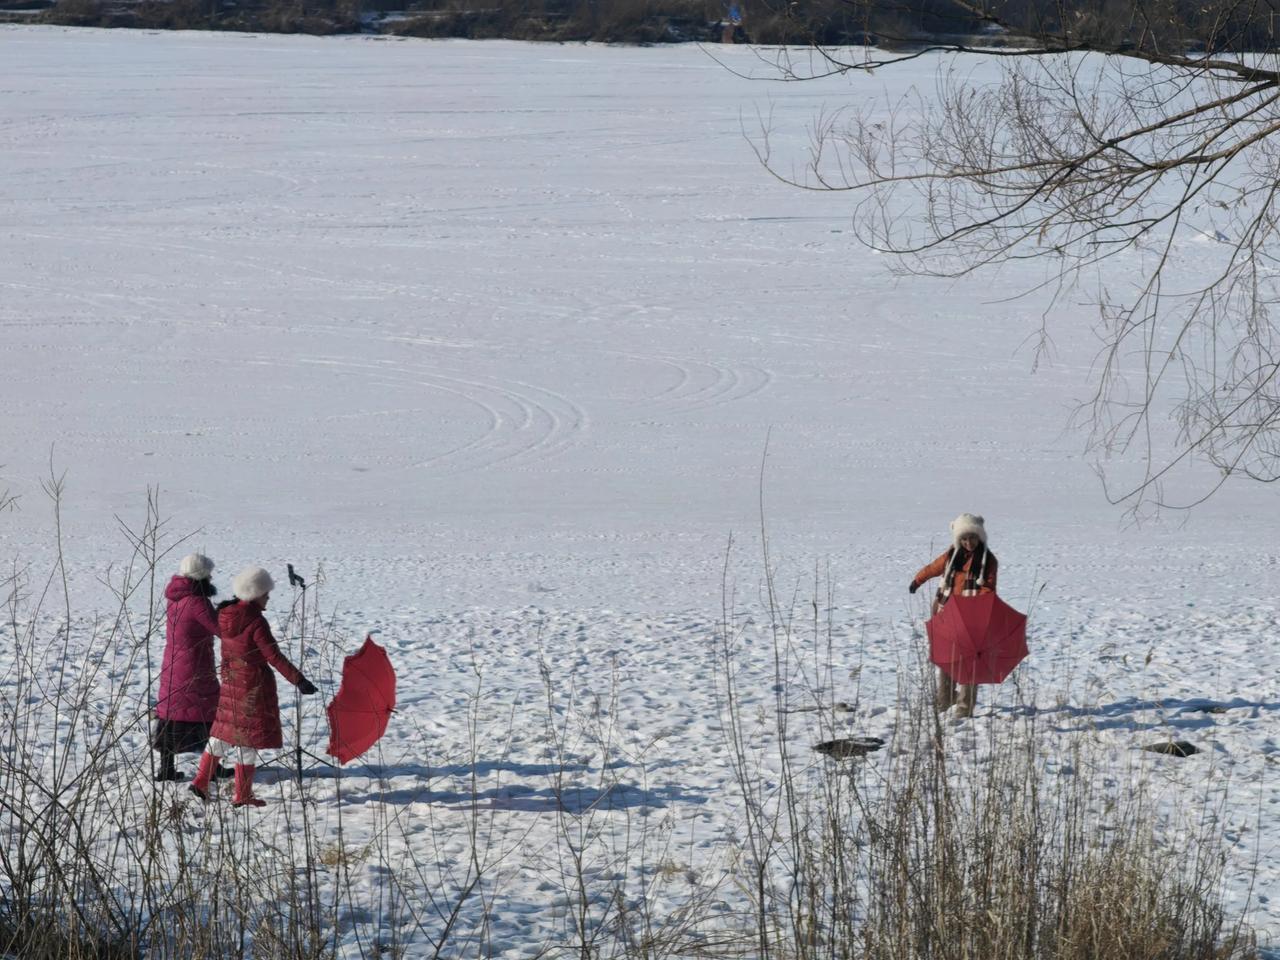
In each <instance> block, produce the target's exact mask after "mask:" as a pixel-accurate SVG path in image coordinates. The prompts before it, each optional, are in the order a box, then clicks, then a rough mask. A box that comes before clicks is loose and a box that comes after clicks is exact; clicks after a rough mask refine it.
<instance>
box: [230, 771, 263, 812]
mask: <svg viewBox="0 0 1280 960" xmlns="http://www.w3.org/2000/svg"><path fill="white" fill-rule="evenodd" d="M253 770H254V766H253V764H251V763H237V764H236V791H235V793H234V794H233V795H232V798H231V805H232V806H233V807H265V806H266V805H267V801H265V800H259V799H258V798H257V797H255V796H254V795H253Z"/></svg>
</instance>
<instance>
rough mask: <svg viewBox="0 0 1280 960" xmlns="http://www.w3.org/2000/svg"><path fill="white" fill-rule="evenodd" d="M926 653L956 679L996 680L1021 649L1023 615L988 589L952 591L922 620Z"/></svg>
mask: <svg viewBox="0 0 1280 960" xmlns="http://www.w3.org/2000/svg"><path fill="white" fill-rule="evenodd" d="M925 628H926V629H927V630H928V631H929V659H930V660H932V661H933V662H934V663H936V664H937V665H938V666H939V667H941V668H942V670H943V672H944V673H946V675H947V676H949V677H950V678H951V679H952V680H954V681H956V683H1000V682H1001V681H1002V680H1004V678H1005V677H1007V676H1008V675H1009V674H1011V673H1012V672H1013V668H1014V667H1016V666H1017V665H1018V664H1019V663H1020V662H1021V661H1022V658H1023V657H1025V656H1026V655H1027V617H1026V615H1025V614H1022V613H1019V612H1018V611H1017V610H1015V609H1013V607H1011V606H1009V605H1008V604H1007V603H1005V602H1004V601H1003V600H1001V599H1000V598H999V597H998V596H996V595H995V594H994V593H980V594H978V595H977V596H976V597H955V596H953V597H952V598H951V599H950V600H948V601H947V602H946V604H945V605H944V606H943V608H942V609H941V610H940V611H939V612H938V613H937V615H936V616H934V617H932V618H930V620H929V622H928V623H926V624H925Z"/></svg>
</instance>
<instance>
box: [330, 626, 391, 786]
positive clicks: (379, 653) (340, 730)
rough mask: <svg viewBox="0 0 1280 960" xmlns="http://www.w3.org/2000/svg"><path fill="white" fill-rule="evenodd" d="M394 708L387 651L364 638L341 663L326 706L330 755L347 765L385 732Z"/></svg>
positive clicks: (371, 640) (370, 639) (370, 638)
mask: <svg viewBox="0 0 1280 960" xmlns="http://www.w3.org/2000/svg"><path fill="white" fill-rule="evenodd" d="M395 706H396V672H395V670H393V669H391V661H390V660H388V659H387V651H386V650H384V649H382V647H380V646H378V645H377V644H376V643H374V642H373V638H372V637H365V639H364V646H362V647H361V648H360V649H359V650H358V651H356V652H355V653H353V654H352V655H351V656H349V657H347V658H346V659H345V660H343V661H342V683H341V684H340V685H339V686H338V695H337V696H336V697H334V698H333V702H332V703H330V704H329V749H328V751H327V752H328V753H329V754H330V756H334V757H337V758H338V763H340V764H341V763H347V762H349V761H351V760H354V759H355V758H356V757H358V756H360V754H362V753H364V752H365V751H366V750H368V749H369V748H370V747H372V746H373V745H374V744H375V743H377V742H378V738H379V737H381V736H382V735H383V734H384V733H386V731H387V720H388V719H389V718H390V717H391V711H392V710H394V709H395Z"/></svg>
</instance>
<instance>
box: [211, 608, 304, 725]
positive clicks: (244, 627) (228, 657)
mask: <svg viewBox="0 0 1280 960" xmlns="http://www.w3.org/2000/svg"><path fill="white" fill-rule="evenodd" d="M218 626H219V627H220V628H221V633H222V696H221V697H220V698H219V699H218V719H217V720H216V721H215V722H214V724H213V729H212V730H210V731H209V733H210V735H212V736H215V737H217V738H218V739H219V740H225V741H226V742H227V743H230V744H234V745H235V746H237V747H252V748H254V749H256V750H269V749H272V748H278V747H280V746H282V745H283V739H282V734H281V730H280V704H279V701H278V700H277V699H276V678H275V675H274V674H273V673H272V672H271V668H272V667H275V668H276V669H277V670H279V671H280V675H281V676H283V677H284V678H285V679H286V680H288V681H289V682H290V683H292V684H295V685H296V684H298V683H299V682H300V681H301V680H302V674H301V673H300V672H299V670H298V668H297V667H295V666H294V665H293V664H292V663H290V662H289V659H288V657H286V656H285V655H284V654H283V653H281V652H280V648H279V647H278V646H277V645H276V638H275V637H273V636H272V635H271V627H270V626H268V625H267V618H266V617H264V616H263V615H262V609H261V608H260V607H259V606H258V605H257V604H256V603H251V602H246V601H244V600H241V601H238V602H236V603H233V604H231V605H230V606H226V607H223V608H222V609H221V610H219V611H218Z"/></svg>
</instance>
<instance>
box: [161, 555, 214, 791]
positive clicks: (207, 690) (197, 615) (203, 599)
mask: <svg viewBox="0 0 1280 960" xmlns="http://www.w3.org/2000/svg"><path fill="white" fill-rule="evenodd" d="M212 574H213V561H212V560H210V559H209V558H208V557H206V556H204V555H203V554H199V553H193V554H191V555H190V556H186V557H183V558H182V562H181V563H180V564H179V565H178V572H177V573H176V574H175V575H174V577H173V579H172V580H170V581H169V585H168V586H167V587H166V588H165V591H164V596H165V599H166V600H167V601H168V614H167V618H166V623H165V631H164V660H163V661H162V662H161V664H160V690H159V692H158V695H157V697H156V726H155V735H154V737H153V738H152V741H151V745H152V746H153V747H155V749H156V752H157V753H159V754H160V767H159V769H158V770H157V771H156V775H155V778H156V779H157V780H183V779H185V778H184V777H183V775H182V774H180V773H179V772H178V770H177V768H176V767H175V766H174V762H173V758H174V754H177V753H199V752H200V751H201V750H203V749H204V745H205V741H207V740H208V739H209V724H211V723H213V719H214V714H215V713H216V712H217V709H218V675H217V674H216V673H215V672H214V668H213V638H214V636H215V635H216V634H217V632H218V621H217V618H216V616H215V615H214V612H213V604H212V603H211V602H210V600H209V598H210V597H212V596H213V595H214V594H216V593H217V592H218V590H217V588H216V587H215V586H214V585H213V583H212V582H211V581H210V580H209V577H210V576H211V575H212Z"/></svg>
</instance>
